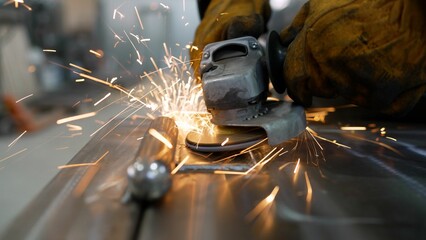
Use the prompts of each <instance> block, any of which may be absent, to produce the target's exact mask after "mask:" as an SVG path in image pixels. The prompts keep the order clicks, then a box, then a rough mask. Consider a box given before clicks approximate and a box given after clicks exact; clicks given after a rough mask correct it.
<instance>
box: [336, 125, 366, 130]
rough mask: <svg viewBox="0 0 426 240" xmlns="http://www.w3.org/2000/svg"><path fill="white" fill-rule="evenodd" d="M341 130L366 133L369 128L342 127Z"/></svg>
mask: <svg viewBox="0 0 426 240" xmlns="http://www.w3.org/2000/svg"><path fill="white" fill-rule="evenodd" d="M340 130H343V131H365V130H367V128H366V127H362V126H347V127H341V128H340Z"/></svg>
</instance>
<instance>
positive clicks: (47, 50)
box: [43, 49, 56, 52]
mask: <svg viewBox="0 0 426 240" xmlns="http://www.w3.org/2000/svg"><path fill="white" fill-rule="evenodd" d="M43 52H56V49H43Z"/></svg>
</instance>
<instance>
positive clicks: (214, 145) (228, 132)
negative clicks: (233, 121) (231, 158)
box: [185, 126, 267, 152]
mask: <svg viewBox="0 0 426 240" xmlns="http://www.w3.org/2000/svg"><path fill="white" fill-rule="evenodd" d="M266 137H267V136H266V132H265V130H263V129H262V128H259V127H219V126H216V127H215V130H214V133H213V134H211V133H208V132H207V130H206V131H204V132H202V133H200V132H190V133H188V135H187V136H186V139H185V144H186V146H187V147H189V148H190V149H192V150H194V151H198V152H226V151H234V150H242V149H245V148H248V147H250V146H252V145H254V144H256V143H258V142H260V141H262V140H263V139H265V138H266Z"/></svg>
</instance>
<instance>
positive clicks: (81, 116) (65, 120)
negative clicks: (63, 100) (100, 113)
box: [56, 112, 96, 124]
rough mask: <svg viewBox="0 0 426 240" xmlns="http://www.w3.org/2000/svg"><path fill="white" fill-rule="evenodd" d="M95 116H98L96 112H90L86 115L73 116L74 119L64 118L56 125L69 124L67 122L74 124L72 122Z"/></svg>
mask: <svg viewBox="0 0 426 240" xmlns="http://www.w3.org/2000/svg"><path fill="white" fill-rule="evenodd" d="M95 115H96V112H89V113H84V114H80V115H76V116H72V117H66V118H62V119H59V120H58V121H56V124H63V123H67V122H72V121H76V120H80V119H84V118H89V117H93V116H95Z"/></svg>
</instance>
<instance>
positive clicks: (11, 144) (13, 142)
mask: <svg viewBox="0 0 426 240" xmlns="http://www.w3.org/2000/svg"><path fill="white" fill-rule="evenodd" d="M25 133H27V131H24V132H23V133H21V135H19V136H18V137H17V138H16V139H15V140H13V141H12V142H11V143H10V144H9V145H7V147H11V146H13V145H14V144H15V143H16V142H17V141H18V140H19V139H20V138H21V137H22V136H24V134H25Z"/></svg>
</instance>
